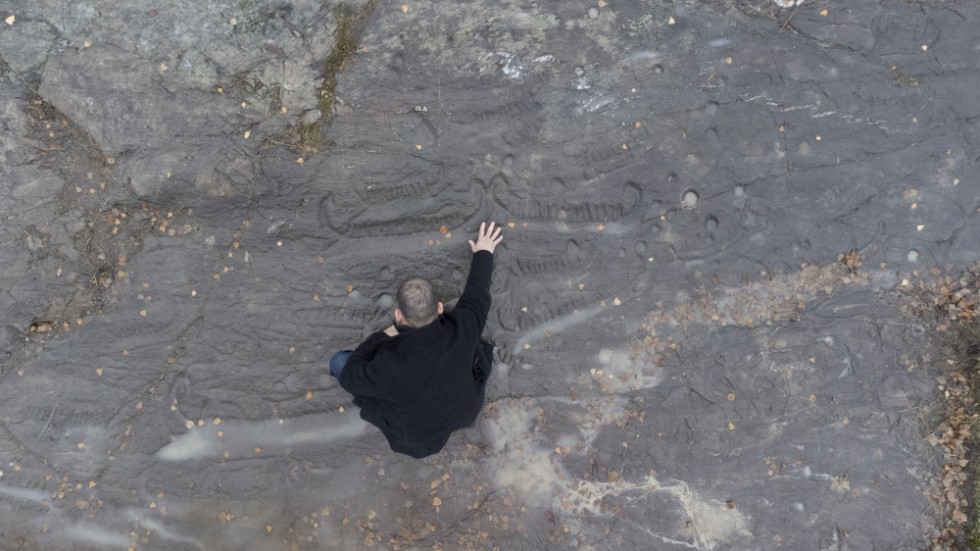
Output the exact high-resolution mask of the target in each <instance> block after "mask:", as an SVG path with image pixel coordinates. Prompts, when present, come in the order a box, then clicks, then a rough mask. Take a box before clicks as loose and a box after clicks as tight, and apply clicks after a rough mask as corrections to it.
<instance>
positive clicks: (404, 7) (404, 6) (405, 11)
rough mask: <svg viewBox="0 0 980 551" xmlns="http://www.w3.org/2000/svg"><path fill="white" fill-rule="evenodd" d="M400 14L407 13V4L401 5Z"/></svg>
mask: <svg viewBox="0 0 980 551" xmlns="http://www.w3.org/2000/svg"><path fill="white" fill-rule="evenodd" d="M402 13H408V4H402Z"/></svg>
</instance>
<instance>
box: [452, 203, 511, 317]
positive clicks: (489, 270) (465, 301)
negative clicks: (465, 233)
mask: <svg viewBox="0 0 980 551" xmlns="http://www.w3.org/2000/svg"><path fill="white" fill-rule="evenodd" d="M500 232H501V228H500V226H497V225H496V224H494V223H493V222H490V225H489V226H488V225H487V223H486V222H483V223H481V224H480V231H479V233H477V236H476V240H475V241H474V240H470V242H469V243H470V250H472V251H473V260H472V261H471V263H470V274H469V276H467V278H466V287H464V288H463V294H462V295H461V296H460V297H459V301H458V302H457V303H456V308H455V310H456V311H459V312H461V313H462V312H468V313H470V314H471V315H472V316H473V319H474V320H475V321H476V324H477V327H478V328H479V330H480V332H481V333H482V332H483V326H484V325H485V324H486V322H487V315H489V313H490V302H491V300H490V278H491V276H492V275H493V252H494V250H495V249H496V248H497V245H499V244H500V242H501V241H503V239H504V238H503V236H502V235H501V234H500Z"/></svg>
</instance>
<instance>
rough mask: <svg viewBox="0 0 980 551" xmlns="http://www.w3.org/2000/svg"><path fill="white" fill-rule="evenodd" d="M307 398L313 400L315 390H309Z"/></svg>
mask: <svg viewBox="0 0 980 551" xmlns="http://www.w3.org/2000/svg"><path fill="white" fill-rule="evenodd" d="M306 399H307V400H312V399H313V391H312V390H307V391H306Z"/></svg>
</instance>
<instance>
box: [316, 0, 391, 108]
mask: <svg viewBox="0 0 980 551" xmlns="http://www.w3.org/2000/svg"><path fill="white" fill-rule="evenodd" d="M377 3H378V0H371V1H370V2H368V3H366V4H365V5H364V6H363V7H361V8H360V9H357V8H355V7H353V6H351V5H350V4H346V3H344V4H339V5H338V6H337V7H336V8H334V19H335V20H336V22H337V31H336V34H335V35H334V44H333V49H332V50H330V55H328V56H327V59H326V61H324V62H323V86H322V87H321V88H320V110H321V111H323V116H324V117H328V118H329V117H330V113H331V111H332V109H333V102H334V100H335V99H336V97H337V96H336V93H337V77H338V76H339V75H340V73H341V71H343V70H344V68H345V67H346V66H347V64H348V63H349V62H350V60H351V59H353V58H354V55H355V54H356V53H357V49H358V46H360V42H361V34H362V33H363V32H364V27H365V25H367V21H368V19H369V17H370V15H371V13H372V12H373V11H374V7H375V6H376V5H377Z"/></svg>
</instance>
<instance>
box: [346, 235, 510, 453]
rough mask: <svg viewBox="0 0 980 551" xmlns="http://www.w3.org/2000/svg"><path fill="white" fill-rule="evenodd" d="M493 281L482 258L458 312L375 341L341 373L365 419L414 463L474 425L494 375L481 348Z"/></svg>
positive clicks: (489, 257)
mask: <svg viewBox="0 0 980 551" xmlns="http://www.w3.org/2000/svg"><path fill="white" fill-rule="evenodd" d="M492 274H493V253H490V252H488V251H477V252H476V253H475V254H474V255H473V260H472V263H471V265H470V274H469V277H468V278H467V279H466V287H465V288H464V289H463V294H462V296H460V298H459V301H458V302H457V303H456V307H455V308H454V309H453V310H452V312H449V313H446V314H444V315H442V316H439V317H438V318H437V319H436V320H435V321H433V322H432V323H430V324H428V325H426V326H424V327H419V328H417V329H409V330H407V331H405V332H400V333H399V334H398V335H397V336H394V337H389V336H387V335H385V334H384V332H383V331H378V332H376V333H373V334H371V335H370V336H369V337H368V338H367V339H366V340H365V341H364V342H363V343H361V344H360V346H358V347H357V349H356V350H354V353H353V354H352V355H351V357H350V360H348V362H347V365H346V366H345V367H344V370H343V371H342V372H341V374H340V384H341V386H343V387H344V388H345V389H346V390H347V391H348V392H350V393H351V394H353V395H354V404H355V405H357V406H359V407H360V408H361V418H362V419H364V420H365V421H367V422H369V423H371V424H372V425H374V426H376V427H378V428H379V429H381V432H382V433H384V435H385V437H386V438H387V439H388V444H389V445H391V449H392V450H394V451H396V452H398V453H403V454H406V455H410V456H412V457H415V458H422V457H426V456H429V455H432V454H434V453H438V452H439V451H440V450H441V449H442V448H443V447H444V446H445V445H446V441H447V440H448V439H449V435H450V434H451V433H452V432H453V431H454V430H457V429H460V428H463V427H466V426H469V425H471V424H473V422H474V421H476V418H477V416H478V415H479V413H480V409H481V408H482V407H483V390H484V386H485V384H486V378H487V376H489V374H490V365H489V363H488V362H485V361H479V358H481V357H482V358H484V359H485V360H488V359H489V358H488V357H487V350H486V349H485V348H484V346H479V345H480V344H481V341H480V334H481V333H482V332H483V326H484V325H486V322H487V314H488V313H489V312H490V278H491V275H492ZM402 329H404V328H402Z"/></svg>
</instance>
